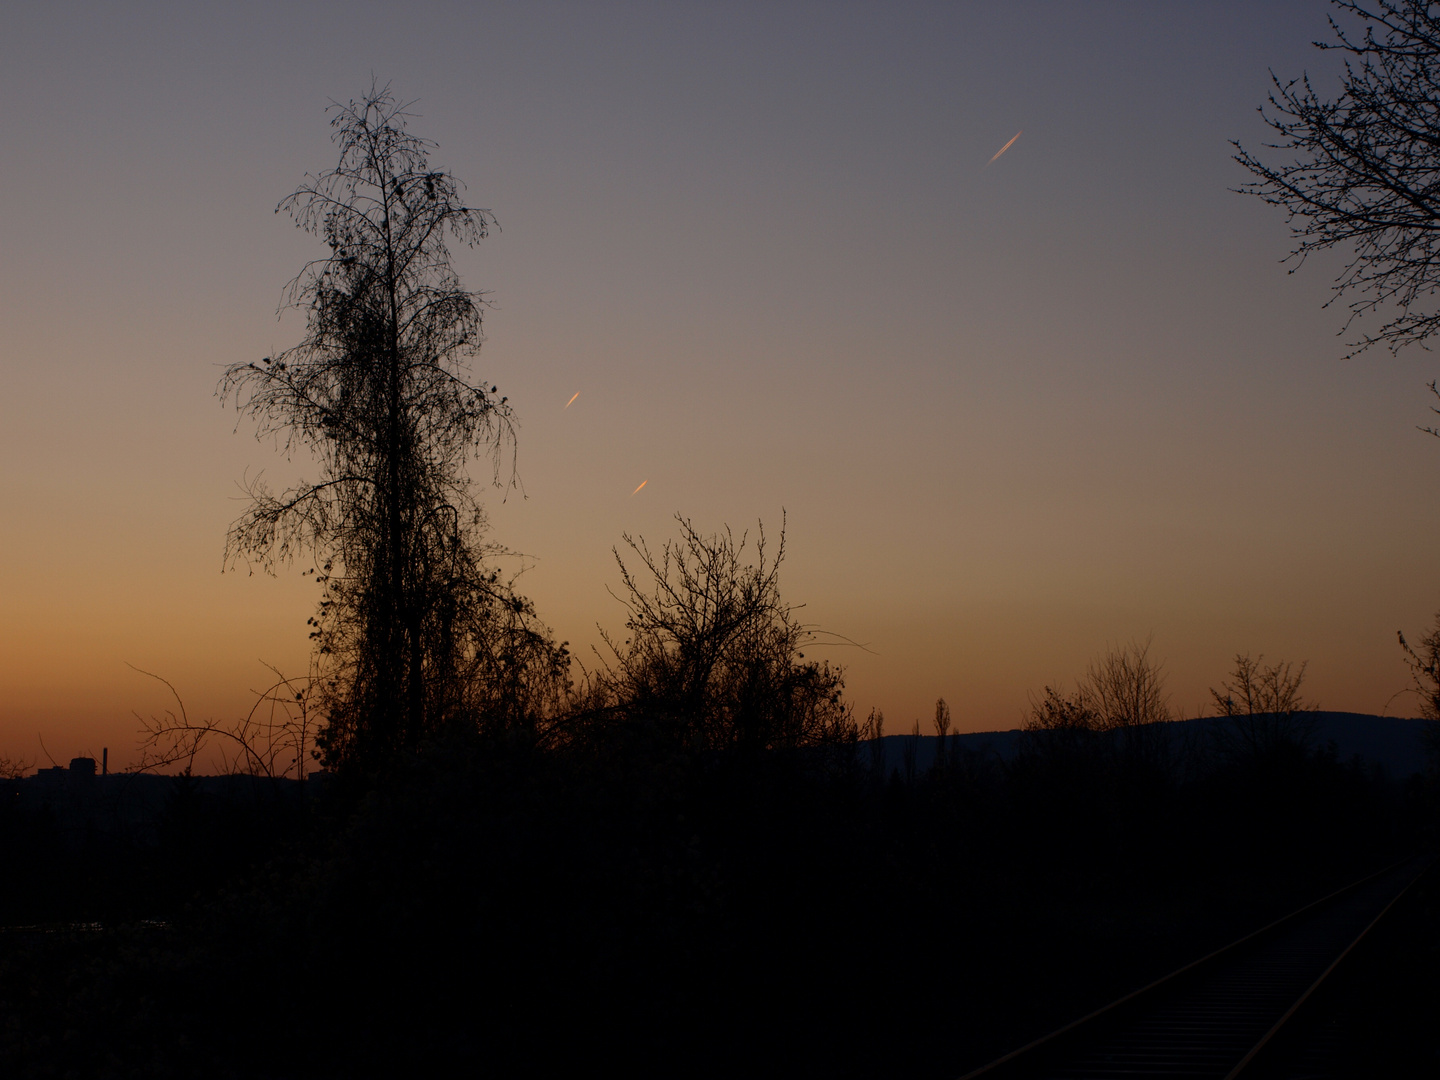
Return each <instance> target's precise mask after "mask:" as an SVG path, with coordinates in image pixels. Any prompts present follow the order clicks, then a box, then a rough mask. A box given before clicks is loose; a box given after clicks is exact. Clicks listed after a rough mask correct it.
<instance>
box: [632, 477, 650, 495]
mask: <svg viewBox="0 0 1440 1080" xmlns="http://www.w3.org/2000/svg"><path fill="white" fill-rule="evenodd" d="M649 482H650V481H649V480H641V481H640V487H644V486H645V485H646V484H648V483H649ZM639 490H640V488H636V489H635V491H632V492H630V494H631V495H634V494H635V493H636V492H638V491H639Z"/></svg>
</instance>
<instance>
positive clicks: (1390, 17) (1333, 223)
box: [1233, 0, 1440, 355]
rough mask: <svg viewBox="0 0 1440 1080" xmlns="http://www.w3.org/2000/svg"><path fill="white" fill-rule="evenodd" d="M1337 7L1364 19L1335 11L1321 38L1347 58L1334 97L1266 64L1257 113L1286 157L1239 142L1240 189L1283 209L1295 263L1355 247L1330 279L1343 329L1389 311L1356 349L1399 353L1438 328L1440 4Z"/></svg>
mask: <svg viewBox="0 0 1440 1080" xmlns="http://www.w3.org/2000/svg"><path fill="white" fill-rule="evenodd" d="M1335 6H1336V7H1337V8H1339V9H1340V10H1341V11H1342V12H1343V13H1345V15H1346V16H1348V17H1353V19H1355V20H1356V21H1357V23H1358V27H1359V29H1358V30H1350V29H1346V28H1345V27H1343V26H1342V25H1341V24H1340V23H1339V22H1337V21H1336V20H1335V19H1334V18H1331V20H1330V26H1331V29H1332V31H1333V33H1334V36H1335V40H1334V41H1333V42H1316V45H1317V46H1318V47H1319V48H1321V49H1325V50H1334V51H1338V52H1340V53H1342V54H1344V56H1345V68H1344V74H1343V76H1342V77H1341V92H1340V95H1339V96H1338V97H1337V98H1335V99H1334V100H1329V99H1328V98H1326V97H1324V96H1322V95H1321V94H1320V93H1318V92H1317V91H1316V89H1315V88H1314V86H1313V85H1312V84H1311V81H1310V77H1309V75H1308V74H1307V75H1304V76H1302V77H1301V78H1299V79H1292V80H1290V81H1289V82H1283V83H1282V82H1281V81H1280V80H1279V79H1278V78H1276V77H1275V76H1274V74H1273V73H1272V75H1271V79H1272V81H1273V83H1274V89H1273V90H1272V91H1271V94H1270V98H1269V109H1268V110H1267V109H1264V108H1262V109H1261V110H1260V111H1261V115H1262V116H1264V118H1265V121H1266V123H1267V124H1268V125H1269V126H1270V128H1271V130H1272V131H1273V132H1274V133H1275V135H1276V136H1277V139H1276V141H1275V142H1270V143H1266V144H1265V148H1266V149H1267V150H1273V151H1279V152H1280V153H1281V154H1283V155H1293V157H1291V159H1290V160H1289V161H1288V162H1281V163H1279V164H1270V163H1267V162H1266V161H1264V160H1261V158H1260V157H1257V156H1255V155H1253V154H1251V153H1250V152H1249V151H1247V150H1245V148H1244V147H1242V146H1241V145H1240V144H1239V143H1234V144H1233V145H1234V146H1235V149H1236V151H1237V153H1236V155H1235V160H1236V161H1238V162H1239V163H1240V164H1241V165H1243V166H1245V168H1247V169H1248V170H1250V172H1251V173H1252V174H1254V175H1255V176H1256V177H1257V178H1258V179H1257V180H1255V181H1253V182H1252V183H1249V184H1247V185H1245V186H1244V187H1243V188H1241V189H1240V190H1242V191H1244V192H1246V193H1248V194H1253V195H1257V196H1259V197H1260V198H1261V199H1263V200H1265V201H1266V202H1267V203H1270V204H1272V205H1275V206H1280V207H1283V208H1284V209H1285V210H1286V212H1287V214H1288V217H1289V221H1290V223H1291V229H1292V233H1293V235H1294V237H1295V240H1296V246H1295V248H1294V250H1293V251H1292V252H1291V255H1290V259H1292V260H1294V261H1295V262H1296V265H1297V267H1298V265H1299V264H1301V263H1303V262H1304V260H1305V258H1306V256H1308V255H1309V254H1311V253H1312V252H1317V251H1324V250H1326V249H1329V248H1339V249H1341V250H1343V251H1348V252H1350V260H1349V262H1348V263H1347V264H1346V266H1345V268H1344V270H1343V272H1342V273H1341V274H1340V276H1339V277H1338V278H1337V279H1336V282H1335V286H1334V291H1335V294H1336V295H1335V297H1334V299H1340V298H1342V297H1344V298H1347V299H1348V300H1349V310H1350V317H1349V319H1347V321H1346V324H1345V327H1346V331H1348V329H1349V327H1350V326H1351V324H1352V323H1353V322H1354V321H1355V319H1356V318H1358V317H1359V316H1362V315H1365V314H1367V313H1371V312H1379V313H1381V315H1382V317H1383V318H1384V319H1385V321H1384V323H1383V324H1382V325H1381V326H1380V327H1379V328H1378V329H1377V330H1375V331H1373V332H1371V333H1366V334H1363V335H1361V336H1360V338H1359V340H1358V341H1356V342H1354V349H1355V351H1361V350H1364V349H1366V348H1369V347H1370V346H1371V345H1375V344H1384V345H1385V346H1386V347H1387V348H1389V349H1390V350H1391V351H1396V350H1398V349H1400V348H1401V347H1402V346H1404V345H1408V344H1412V343H1416V344H1423V343H1424V342H1426V341H1427V340H1428V339H1429V338H1430V337H1431V336H1432V335H1433V334H1435V333H1436V332H1437V331H1440V311H1437V310H1436V305H1435V303H1434V301H1435V293H1436V290H1437V288H1440V13H1437V12H1435V11H1433V10H1432V8H1434V7H1435V5H1432V4H1429V3H1427V2H1425V0H1400V2H1395V0H1375V2H1374V3H1359V2H1351V0H1335ZM1347 21H1348V20H1347ZM1266 156H1269V155H1266ZM1292 272H1293V271H1292ZM1332 302H1333V300H1332ZM1327 306H1328V305H1327ZM1342 332H1345V331H1342ZM1352 355H1353V354H1352Z"/></svg>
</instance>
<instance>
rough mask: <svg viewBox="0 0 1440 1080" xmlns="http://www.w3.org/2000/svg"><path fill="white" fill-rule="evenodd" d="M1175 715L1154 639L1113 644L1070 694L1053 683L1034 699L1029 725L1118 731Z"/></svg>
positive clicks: (1048, 728) (1047, 728)
mask: <svg viewBox="0 0 1440 1080" xmlns="http://www.w3.org/2000/svg"><path fill="white" fill-rule="evenodd" d="M1171 718H1172V714H1171V712H1170V705H1169V700H1168V698H1167V697H1166V694H1165V675H1164V671H1163V670H1162V665H1161V664H1157V663H1156V662H1154V661H1153V660H1151V659H1150V642H1149V641H1146V642H1144V643H1140V642H1132V643H1131V644H1129V645H1127V646H1124V647H1122V648H1113V649H1111V650H1110V651H1108V652H1107V653H1106V654H1105V655H1104V656H1102V657H1100V659H1098V660H1095V661H1093V662H1092V663H1091V664H1090V668H1089V670H1088V671H1087V672H1086V673H1085V677H1084V678H1083V679H1081V680H1080V682H1079V684H1078V685H1077V686H1076V688H1075V692H1074V693H1073V694H1071V695H1069V696H1066V695H1065V694H1062V693H1061V692H1060V691H1057V690H1056V689H1054V688H1053V687H1050V686H1047V687H1045V691H1044V694H1043V695H1042V696H1041V697H1040V698H1039V699H1038V700H1033V701H1032V702H1031V706H1030V714H1029V716H1028V717H1027V718H1026V723H1025V727H1026V728H1027V729H1029V730H1034V731H1092V732H1102V731H1117V730H1121V729H1126V728H1138V727H1143V726H1145V725H1147V724H1158V723H1163V722H1165V721H1167V720H1170V719H1171Z"/></svg>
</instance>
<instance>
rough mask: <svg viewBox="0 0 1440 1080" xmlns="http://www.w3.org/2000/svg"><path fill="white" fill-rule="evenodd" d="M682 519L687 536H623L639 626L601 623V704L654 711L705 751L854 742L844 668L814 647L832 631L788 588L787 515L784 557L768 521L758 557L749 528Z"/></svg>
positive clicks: (595, 691)
mask: <svg viewBox="0 0 1440 1080" xmlns="http://www.w3.org/2000/svg"><path fill="white" fill-rule="evenodd" d="M676 521H677V522H678V523H679V525H680V538H679V540H677V541H666V543H665V545H664V547H663V548H661V550H660V551H659V552H654V551H652V550H651V549H650V548H649V547H648V546H647V545H646V543H645V540H644V539H643V538H638V539H637V538H632V537H630V536H628V535H627V536H625V537H624V539H625V543H626V545H627V546H628V547H629V548H630V551H631V552H632V553H633V554H634V555H635V556H636V557H637V558H638V560H639V567H638V569H637V570H636V571H632V570H631V568H630V567H629V566H627V565H626V562H625V559H624V558H623V557H622V556H621V555H620V553H619V551H618V550H617V551H616V552H615V561H616V563H617V564H618V566H619V568H620V580H621V584H622V586H623V593H622V594H621V595H619V596H617V599H619V600H620V601H621V603H623V604H624V605H625V607H626V609H627V611H628V616H627V618H626V621H625V630H626V634H627V635H628V636H626V637H625V638H624V639H623V640H617V639H616V638H615V637H613V636H612V635H610V634H609V633H608V632H606V631H604V630H603V629H602V631H601V635H602V637H603V638H604V641H605V644H606V646H607V647H608V649H609V653H610V655H609V657H608V658H602V661H601V663H602V667H601V669H600V670H599V671H598V672H596V673H595V675H594V676H592V677H591V680H590V685H589V689H588V691H587V693H588V695H589V700H590V703H591V708H592V710H593V708H594V707H595V705H596V704H597V703H598V704H603V706H604V707H605V708H606V709H607V710H608V711H609V713H610V714H611V715H616V714H628V715H629V716H630V717H631V718H641V717H643V718H644V719H645V720H646V721H647V722H650V723H654V724H658V725H660V726H661V727H663V728H665V729H666V730H668V731H669V732H671V733H672V734H674V735H676V736H678V737H679V738H680V739H681V740H682V741H683V742H684V743H685V744H686V745H688V746H690V747H692V748H694V749H697V750H727V751H740V752H742V753H747V752H755V751H759V750H766V749H778V748H787V747H788V748H795V747H803V746H822V745H837V744H843V743H850V744H853V743H854V741H855V740H856V738H857V737H858V729H857V726H856V723H855V720H854V716H853V714H852V711H851V707H850V705H849V704H847V703H846V701H845V700H844V696H843V691H844V686H845V683H844V677H843V672H842V670H841V669H839V668H837V667H832V666H831V665H830V664H829V663H828V662H826V661H818V662H817V661H814V660H806V659H805V653H804V651H803V650H804V649H805V648H807V647H809V646H811V645H814V644H819V643H821V642H822V641H823V640H824V639H825V638H826V637H828V636H829V635H823V634H821V633H820V632H817V631H816V630H815V628H814V627H811V626H809V625H807V624H805V623H802V622H800V621H799V620H798V619H797V618H796V610H797V609H796V608H795V607H793V606H792V605H790V604H788V603H786V602H785V601H784V600H783V599H782V598H781V596H780V589H779V568H780V563H781V562H782V561H783V559H784V556H785V533H784V528H783V525H782V528H781V533H780V542H779V544H778V545H777V549H776V551H775V555H774V558H773V559H772V558H769V557H768V552H767V548H766V537H765V531H764V527H763V525H762V526H761V528H760V530H759V536H758V538H757V540H756V541H755V545H754V549H753V551H754V556H753V559H751V558H750V557H748V555H747V551H746V548H747V535H746V534H742V535H741V536H740V537H738V538H736V537H735V536H734V535H733V534H732V533H731V531H730V530H729V529H728V528H727V529H725V531H724V532H721V533H717V534H714V535H709V536H706V535H703V534H701V533H700V532H698V531H697V530H696V529H695V528H694V526H693V525H692V524H691V523H690V522H689V521H688V520H687V519H685V518H684V517H682V516H679V515H677V516H676ZM637 573H638V574H639V575H640V576H637Z"/></svg>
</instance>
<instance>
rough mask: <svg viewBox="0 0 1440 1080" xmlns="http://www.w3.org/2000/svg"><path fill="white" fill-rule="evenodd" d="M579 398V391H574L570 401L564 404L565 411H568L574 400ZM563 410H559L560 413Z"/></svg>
mask: <svg viewBox="0 0 1440 1080" xmlns="http://www.w3.org/2000/svg"><path fill="white" fill-rule="evenodd" d="M579 396H580V391H579V390H576V391H575V393H574V394H572V395H571V397H570V400H569V401H567V402H565V409H568V408H569V407H570V406H571V405H573V404H575V399H576V398H577V397H579ZM565 409H561V410H560V411H561V412H564V411H565Z"/></svg>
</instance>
